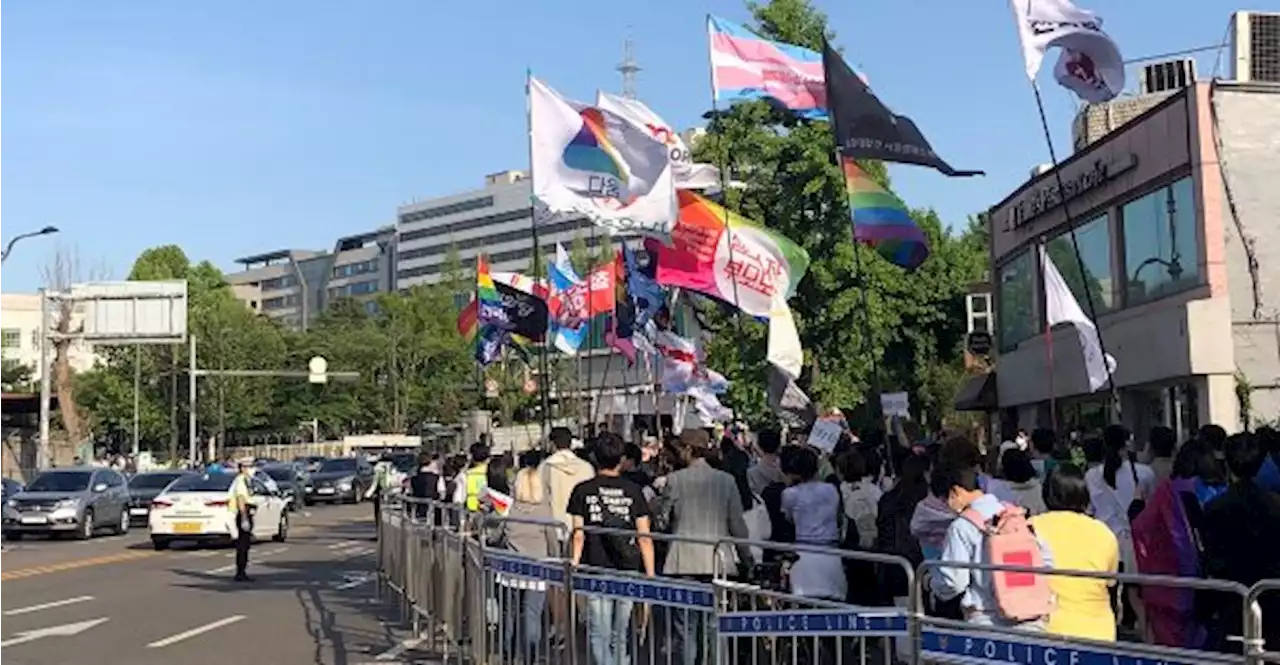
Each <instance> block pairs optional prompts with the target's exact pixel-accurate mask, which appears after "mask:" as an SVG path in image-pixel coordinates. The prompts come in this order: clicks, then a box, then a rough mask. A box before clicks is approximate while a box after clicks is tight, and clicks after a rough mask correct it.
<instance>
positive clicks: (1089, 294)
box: [1031, 79, 1121, 422]
mask: <svg viewBox="0 0 1280 665" xmlns="http://www.w3.org/2000/svg"><path fill="white" fill-rule="evenodd" d="M1031 91H1032V92H1033V93H1034V94H1035V98H1036V110H1037V111H1039V113H1040V129H1041V130H1042V131H1043V132H1044V142H1045V145H1046V146H1047V147H1048V148H1049V161H1050V162H1051V163H1052V164H1053V177H1054V180H1055V184H1056V185H1057V186H1058V192H1059V193H1062V192H1065V191H1067V189H1066V185H1065V184H1064V183H1063V181H1062V170H1061V169H1060V168H1058V152H1057V150H1055V149H1054V147H1053V133H1052V132H1050V131H1049V119H1048V117H1047V116H1046V115H1045V112H1044V98H1043V97H1042V96H1041V95H1040V86H1039V85H1037V84H1036V82H1035V80H1034V79H1033V80H1032V81H1031ZM1059 199H1060V201H1059V203H1058V205H1059V206H1060V207H1061V208H1062V216H1063V217H1065V218H1066V219H1067V234H1068V235H1069V236H1070V237H1071V253H1072V254H1074V255H1075V258H1076V268H1077V269H1078V270H1079V271H1080V281H1081V285H1082V287H1083V288H1084V299H1085V303H1086V304H1087V305H1088V307H1089V322H1090V323H1092V324H1093V328H1094V330H1095V331H1097V335H1098V351H1099V352H1100V353H1102V366H1103V368H1104V369H1106V370H1107V391H1108V392H1110V393H1111V415H1112V422H1119V421H1120V415H1121V407H1120V394H1119V391H1117V390H1116V380H1115V376H1114V375H1112V373H1111V364H1110V363H1108V362H1107V343H1106V341H1105V340H1104V339H1103V336H1102V327H1101V326H1099V325H1098V311H1097V308H1096V307H1095V306H1094V303H1093V291H1091V290H1090V289H1089V283H1088V281H1087V276H1088V274H1089V273H1088V270H1087V269H1086V267H1085V265H1084V256H1083V255H1081V254H1080V240H1079V238H1078V237H1077V235H1076V224H1075V220H1074V219H1072V218H1071V209H1070V207H1069V205H1068V199H1067V198H1066V197H1064V196H1059ZM1045 255H1046V256H1048V250H1047V249H1046V250H1045ZM1038 258H1039V257H1037V259H1038ZM1050 260H1052V259H1050ZM1041 272H1042V273H1043V271H1041ZM1040 282H1041V284H1043V282H1044V278H1043V275H1041V279H1040ZM1040 292H1041V297H1040V301H1041V302H1044V296H1043V293H1044V287H1043V286H1041V287H1040ZM1045 328H1046V331H1045V335H1046V336H1048V335H1050V334H1051V333H1050V331H1049V330H1048V321H1047V320H1046V322H1045ZM1052 370H1053V368H1052V367H1050V376H1052ZM1055 397H1056V395H1054V396H1052V397H1050V404H1051V405H1055V407H1051V408H1054V409H1055V411H1054V414H1053V418H1054V420H1055V421H1056V420H1057V411H1056V400H1055V399H1054V398H1055Z"/></svg>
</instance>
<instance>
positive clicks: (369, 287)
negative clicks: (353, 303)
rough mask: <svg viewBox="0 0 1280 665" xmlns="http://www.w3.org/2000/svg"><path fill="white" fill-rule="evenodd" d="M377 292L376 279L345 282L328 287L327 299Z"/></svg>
mask: <svg viewBox="0 0 1280 665" xmlns="http://www.w3.org/2000/svg"><path fill="white" fill-rule="evenodd" d="M377 292H378V280H376V279H371V280H368V281H364V282H355V283H354V284H346V285H343V286H335V287H333V288H331V289H329V299H330V300H336V299H338V298H345V297H350V296H363V295H368V294H370V293H377Z"/></svg>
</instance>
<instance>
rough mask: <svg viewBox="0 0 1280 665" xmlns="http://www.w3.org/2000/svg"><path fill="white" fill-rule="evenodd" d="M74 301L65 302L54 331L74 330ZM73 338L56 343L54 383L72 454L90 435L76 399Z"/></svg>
mask: <svg viewBox="0 0 1280 665" xmlns="http://www.w3.org/2000/svg"><path fill="white" fill-rule="evenodd" d="M72 312H73V305H72V303H71V301H62V302H61V303H60V305H59V309H58V318H57V322H56V325H55V326H54V330H55V331H56V332H57V333H58V335H60V336H64V335H69V334H71V333H72V332H74V330H73V329H72V321H71V315H72ZM73 341H74V340H71V339H67V338H65V337H61V338H60V339H58V340H56V341H55V342H54V344H53V352H54V357H53V382H54V391H55V392H56V394H57V395H58V413H59V414H60V415H61V416H62V426H63V428H64V429H65V430H66V432H67V442H66V444H65V445H67V446H69V447H70V448H71V451H72V453H71V456H74V455H75V454H76V453H75V451H76V449H77V448H78V447H79V446H80V445H81V444H83V443H84V442H85V441H86V440H87V439H88V438H89V432H88V430H87V427H86V425H85V421H84V419H83V418H82V417H81V416H80V406H79V404H78V403H77V402H76V388H75V376H74V373H73V372H72V371H71V345H72V342H73Z"/></svg>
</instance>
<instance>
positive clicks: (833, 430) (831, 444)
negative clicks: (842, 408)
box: [809, 418, 844, 453]
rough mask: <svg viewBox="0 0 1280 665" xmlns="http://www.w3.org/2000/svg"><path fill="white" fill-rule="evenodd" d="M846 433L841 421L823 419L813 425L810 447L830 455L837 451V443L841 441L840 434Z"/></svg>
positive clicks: (810, 432)
mask: <svg viewBox="0 0 1280 665" xmlns="http://www.w3.org/2000/svg"><path fill="white" fill-rule="evenodd" d="M843 432H844V427H842V426H841V422H840V421H839V420H831V419H829V418H823V419H822V420H819V421H817V422H815V423H814V424H813V429H812V430H810V431H809V445H811V446H813V447H814V448H817V449H819V450H821V451H822V452H824V453H829V452H831V451H832V450H834V449H835V447H836V443H837V442H839V441H840V434H841V433H843Z"/></svg>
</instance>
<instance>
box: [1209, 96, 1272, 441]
mask: <svg viewBox="0 0 1280 665" xmlns="http://www.w3.org/2000/svg"><path fill="white" fill-rule="evenodd" d="M1201 116H1202V117H1203V118H1204V121H1205V125H1206V127H1205V131H1203V132H1202V136H1203V137H1204V141H1205V144H1206V145H1205V146H1204V150H1205V152H1206V154H1208V155H1210V156H1211V157H1212V156H1213V155H1215V154H1216V155H1217V156H1218V158H1219V159H1218V160H1217V161H1214V162H1212V163H1211V162H1209V161H1208V160H1206V169H1205V171H1206V190H1207V191H1209V192H1210V193H1211V194H1212V195H1213V196H1212V197H1211V202H1212V203H1213V205H1215V206H1216V207H1217V208H1218V210H1219V211H1220V219H1221V221H1222V224H1221V228H1220V229H1219V233H1220V234H1221V235H1220V237H1221V238H1222V244H1223V246H1224V252H1225V255H1224V270H1225V273H1226V277H1227V280H1226V281H1227V284H1228V286H1229V294H1230V295H1229V297H1230V302H1231V307H1230V321H1231V327H1232V337H1231V338H1232V346H1233V347H1234V352H1235V368H1236V369H1237V370H1238V371H1239V373H1240V374H1241V375H1242V376H1243V377H1244V378H1245V381H1246V382H1247V383H1248V384H1249V385H1250V386H1251V387H1252V394H1251V395H1250V398H1249V402H1250V404H1249V406H1250V409H1249V410H1250V415H1251V417H1252V420H1253V421H1254V422H1255V423H1256V422H1258V421H1276V420H1277V419H1280V88H1278V87H1276V86H1264V85H1232V84H1218V85H1217V86H1215V88H1214V89H1213V92H1212V95H1211V96H1209V95H1206V96H1205V97H1204V98H1203V99H1202V101H1201ZM1215 120H1216V122H1215ZM1215 138H1216V139H1217V141H1215ZM1219 141H1220V143H1221V148H1220V150H1218V149H1217V148H1218V146H1217V145H1216V143H1217V142H1219Z"/></svg>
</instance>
